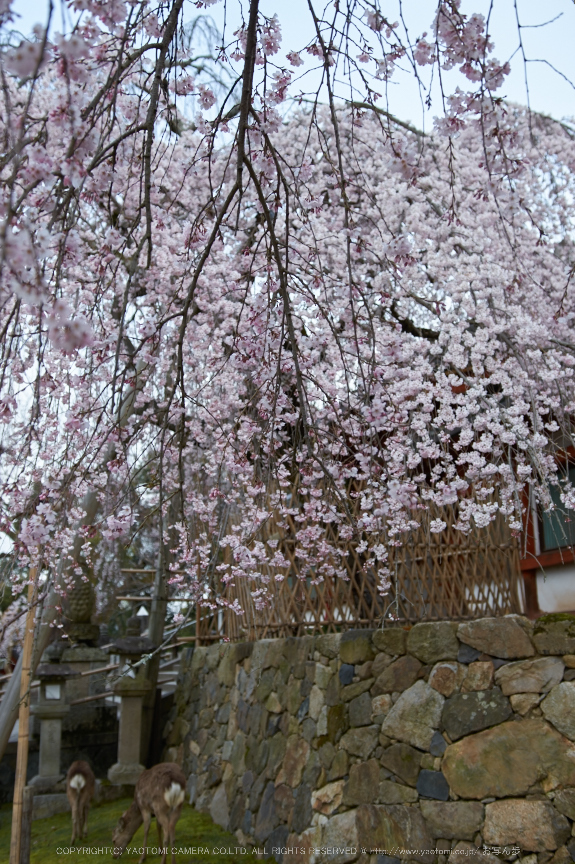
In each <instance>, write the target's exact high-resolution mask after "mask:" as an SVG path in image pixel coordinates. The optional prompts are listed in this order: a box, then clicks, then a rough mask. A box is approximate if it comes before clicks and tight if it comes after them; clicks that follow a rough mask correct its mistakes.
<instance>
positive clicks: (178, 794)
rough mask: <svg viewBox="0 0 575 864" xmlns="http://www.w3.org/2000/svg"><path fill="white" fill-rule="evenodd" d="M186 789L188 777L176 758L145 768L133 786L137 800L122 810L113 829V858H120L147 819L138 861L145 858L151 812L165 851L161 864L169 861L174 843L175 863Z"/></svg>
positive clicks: (140, 863)
mask: <svg viewBox="0 0 575 864" xmlns="http://www.w3.org/2000/svg"><path fill="white" fill-rule="evenodd" d="M185 790H186V777H185V774H184V772H183V771H182V769H181V768H180V767H179V765H176V764H175V762H161V763H160V764H159V765H154V767H153V768H149V769H148V770H147V771H144V772H143V774H141V775H140V777H139V778H138V782H137V783H136V788H135V790H134V800H133V801H132V803H131V805H130V807H129V808H128V809H127V810H126V812H125V813H122V815H121V816H120V819H119V821H118V824H117V825H116V828H115V829H114V833H113V835H112V842H113V844H114V858H119V857H120V855H121V854H122V853H123V851H124V849H125V848H126V846H127V845H128V843H129V842H130V840H131V839H132V837H133V836H134V834H135V833H136V831H137V830H138V828H139V827H140V825H141V824H142V822H143V823H144V843H143V846H144V852H143V854H142V855H141V856H140V860H139V864H142V862H143V861H145V859H146V844H147V842H148V831H149V830H150V822H151V821H152V816H155V817H156V822H157V825H158V838H159V841H160V846H161V847H162V849H163V852H162V864H166V853H167V847H168V846H171V847H172V864H175V857H174V852H173V846H174V842H175V833H176V822H177V821H178V819H179V818H180V813H181V810H182V804H183V803H184V797H185ZM162 835H163V837H162Z"/></svg>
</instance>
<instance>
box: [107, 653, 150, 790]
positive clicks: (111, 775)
mask: <svg viewBox="0 0 575 864" xmlns="http://www.w3.org/2000/svg"><path fill="white" fill-rule="evenodd" d="M154 648H155V645H154V644H153V643H152V642H151V641H150V640H149V639H146V638H144V637H143V636H126V637H125V638H124V639H117V640H116V641H115V642H113V643H112V644H111V645H110V646H109V647H108V653H109V654H119V655H120V669H119V672H120V673H122V675H121V677H120V678H118V680H117V681H116V682H115V684H114V685H113V687H112V689H113V691H114V695H115V696H120V698H121V700H122V701H121V705H120V731H119V736H118V761H117V762H116V764H115V765H112V767H111V768H110V770H109V771H108V779H109V781H110V783H113V784H114V785H116V786H119V785H121V784H123V783H127V784H131V785H133V784H135V783H136V781H137V779H138V777H139V776H140V774H141V773H142V771H144V770H145V769H144V766H143V765H142V764H141V763H140V739H141V734H142V703H143V699H144V696H145V695H146V693H147V692H148V691H149V690H150V688H151V684H150V682H149V681H147V680H146V673H145V667H144V665H142V666H139V667H138V668H137V669H134V668H133V666H134V664H135V663H137V661H138V660H140V658H141V657H142V655H143V654H149V653H150V652H151V651H153V650H154Z"/></svg>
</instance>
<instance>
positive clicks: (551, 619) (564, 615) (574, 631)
mask: <svg viewBox="0 0 575 864" xmlns="http://www.w3.org/2000/svg"><path fill="white" fill-rule="evenodd" d="M562 622H565V623H567V624H570V625H571V627H569V628H568V630H567V633H568V635H569V636H574V635H575V615H571V614H570V613H569V612H549V613H548V614H547V615H541V617H540V618H538V619H537V621H536V622H535V627H534V630H533V634H534V635H538V634H539V633H545V632H546V630H547V627H548V626H549V625H550V624H561V623H562Z"/></svg>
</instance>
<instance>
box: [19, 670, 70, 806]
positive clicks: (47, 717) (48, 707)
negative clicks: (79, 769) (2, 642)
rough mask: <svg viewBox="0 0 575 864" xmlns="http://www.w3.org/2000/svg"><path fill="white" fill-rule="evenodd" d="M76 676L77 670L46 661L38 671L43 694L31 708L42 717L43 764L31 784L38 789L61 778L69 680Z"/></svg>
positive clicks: (44, 787) (41, 748)
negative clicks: (67, 684)
mask: <svg viewBox="0 0 575 864" xmlns="http://www.w3.org/2000/svg"><path fill="white" fill-rule="evenodd" d="M77 675H79V673H78V672H76V671H75V670H74V669H71V668H70V667H69V666H66V665H63V664H60V663H43V664H42V665H41V666H38V669H37V670H36V677H37V678H39V679H40V694H39V697H38V702H37V703H36V704H35V705H32V707H31V709H30V710H31V711H32V713H33V714H34V715H35V716H36V717H38V719H39V720H40V754H39V756H40V764H39V767H38V774H37V775H36V776H35V777H34V778H33V779H32V780H31V781H30V785H31V786H34V787H35V788H36V789H37V790H38V791H39V792H41V791H43V790H46V789H49V788H51V787H52V786H54V784H56V783H57V782H58V781H59V780H60V779H61V777H62V774H61V772H60V750H61V744H62V720H63V718H64V717H65V716H66V714H67V713H68V711H69V710H70V706H69V704H68V703H67V701H66V681H67V680H68V679H69V678H75V677H76V676H77Z"/></svg>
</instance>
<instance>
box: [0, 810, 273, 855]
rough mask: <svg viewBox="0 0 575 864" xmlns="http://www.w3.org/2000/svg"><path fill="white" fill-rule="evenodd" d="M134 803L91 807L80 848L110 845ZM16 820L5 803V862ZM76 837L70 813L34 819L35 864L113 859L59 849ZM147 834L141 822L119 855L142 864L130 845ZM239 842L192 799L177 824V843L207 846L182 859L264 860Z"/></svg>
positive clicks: (1, 814) (0, 815)
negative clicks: (192, 804) (238, 849)
mask: <svg viewBox="0 0 575 864" xmlns="http://www.w3.org/2000/svg"><path fill="white" fill-rule="evenodd" d="M130 802H131V799H129V798H123V799H120V800H119V801H109V802H107V803H106V804H101V805H100V806H99V807H92V809H91V810H90V816H89V818H88V837H87V839H86V840H85V841H83V842H82V843H77V844H76V846H77V847H80V848H82V846H86V847H91V848H94V847H102V846H107V847H110V848H111V846H112V831H113V830H114V827H115V825H116V822H117V821H118V818H119V817H120V815H121V814H122V813H123V811H124V810H126V808H127V807H129V805H130ZM11 820H12V807H11V805H10V804H5V805H4V806H3V807H2V808H1V810H0V861H8V860H9V858H10V829H11ZM71 836H72V819H71V817H70V814H69V813H59V814H58V815H57V816H52V817H51V818H50V819H38V820H37V821H36V822H32V851H31V855H30V864H97V862H99V861H112V860H113V859H112V855H111V853H108V854H106V853H104V854H94V855H91V854H87V853H83V852H80V851H79V850H78V852H75V851H68V853H67V854H63V853H58V852H57V851H56V850H57V849H59V848H60V849H61V848H64V849H66V850H68V849H69V847H70V837H71ZM143 838H144V828H143V826H142V827H140V828H139V829H138V831H137V832H136V834H135V835H134V838H133V840H132V843H131V844H130V846H129V847H128V849H127V850H126V851H125V852H124V855H123V856H122V858H121V859H119V860H121V861H124V862H126V861H130V862H132V864H137V861H138V859H139V857H140V856H139V855H138V854H134V853H132V854H129V852H128V850H129V849H130V848H132V849H133V848H134V847H138V846H141V844H142V841H143ZM157 846H158V832H157V830H156V825H155V820H152V826H151V828H150V833H149V835H148V847H157ZM236 846H238V841H237V840H236V838H235V837H234V835H233V834H229V833H228V832H227V831H224V830H222V828H220V827H219V826H218V825H215V824H214V823H213V822H212V820H211V819H210V817H209V816H207V815H206V814H204V813H198V812H197V811H196V810H194V809H193V807H190V805H189V804H184V807H183V809H182V815H181V816H180V818H179V820H178V824H177V825H176V843H175V848H176V849H179V848H180V847H182V848H186V847H187V848H189V847H196V848H197V847H203V849H204V850H205V849H207V850H208V852H207V853H206V852H205V851H204V852H201V853H200V854H198V855H191V854H185V853H182V854H177V855H176V861H177V862H178V864H255V862H256V861H259V862H261V861H262V858H258V857H256V855H254V854H253V853H249V854H245V853H244V854H242V853H241V852H240V853H239V854H237V853H235V852H234V847H236ZM216 849H218V850H224V849H225V850H228V849H229V850H230V853H228V852H227V851H226V852H224V851H218V852H216V851H214V850H216ZM160 860H161V857H160V855H152V854H149V855H148V858H147V861H149V862H151V864H153V862H156V861H158V862H159V861H160ZM166 860H167V864H170V861H171V855H170V854H168V857H167V859H166ZM268 861H270V862H271V864H274V859H268Z"/></svg>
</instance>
